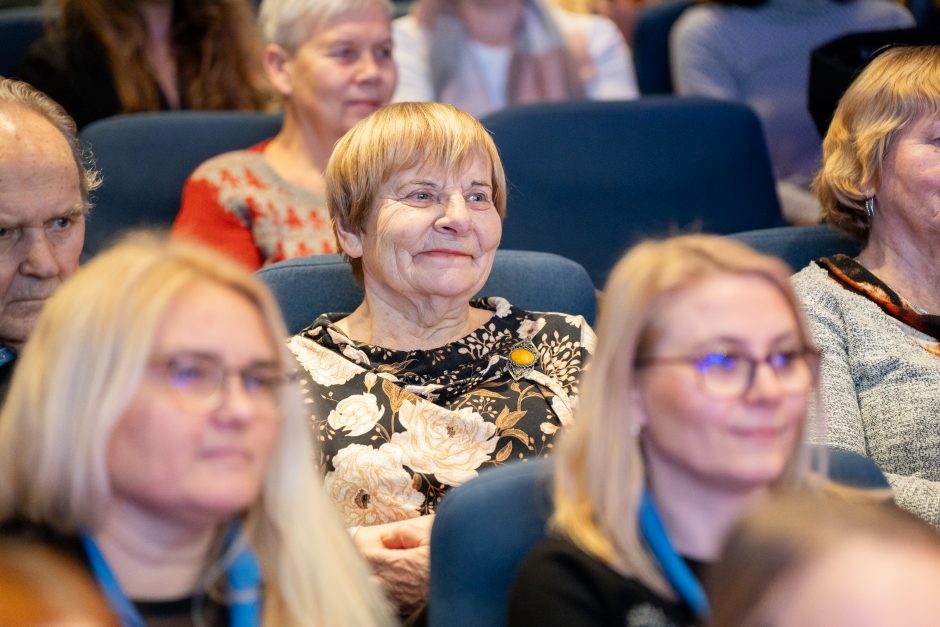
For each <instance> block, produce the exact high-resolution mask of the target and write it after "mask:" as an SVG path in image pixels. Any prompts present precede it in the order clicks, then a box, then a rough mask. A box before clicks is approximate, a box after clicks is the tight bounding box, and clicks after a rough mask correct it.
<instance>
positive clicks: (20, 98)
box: [0, 78, 101, 403]
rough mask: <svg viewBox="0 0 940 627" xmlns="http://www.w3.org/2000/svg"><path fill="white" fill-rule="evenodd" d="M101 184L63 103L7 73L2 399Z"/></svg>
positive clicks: (0, 90)
mask: <svg viewBox="0 0 940 627" xmlns="http://www.w3.org/2000/svg"><path fill="white" fill-rule="evenodd" d="M100 183H101V180H100V177H99V175H98V173H97V172H96V171H95V170H94V169H93V168H91V167H90V165H89V164H88V162H87V161H86V159H85V158H84V157H83V155H82V149H81V146H80V145H79V142H78V136H77V133H76V129H75V123H74V122H73V121H72V119H71V118H69V116H68V115H67V114H66V113H65V111H63V110H62V107H60V106H59V105H58V104H56V103H55V102H53V101H52V100H50V99H49V98H48V97H46V96H45V95H43V94H42V93H40V92H39V91H37V90H35V89H33V88H32V87H30V86H29V85H28V84H26V83H23V82H20V81H15V80H12V79H4V78H0V403H2V399H3V398H4V397H5V396H6V391H7V388H8V386H9V384H10V379H11V378H12V376H13V371H14V369H15V367H16V357H17V354H18V353H19V352H20V351H21V350H22V348H23V344H24V343H25V342H26V339H27V338H28V337H29V335H30V333H31V332H32V330H33V326H34V325H35V324H36V318H37V317H38V316H39V312H40V310H41V309H42V307H43V304H44V303H45V301H46V299H47V298H49V296H51V295H52V293H53V292H54V291H55V290H56V289H58V287H59V285H60V284H61V283H62V281H64V280H65V279H67V278H68V277H69V276H71V275H72V273H73V272H74V271H75V269H76V268H77V267H78V259H79V255H80V254H81V252H82V245H83V244H84V242H85V217H86V214H87V213H88V208H89V206H90V204H89V202H88V194H89V192H90V191H92V190H94V189H95V188H97V187H98V185H99V184H100Z"/></svg>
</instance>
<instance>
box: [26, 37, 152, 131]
mask: <svg viewBox="0 0 940 627" xmlns="http://www.w3.org/2000/svg"><path fill="white" fill-rule="evenodd" d="M17 76H18V77H19V78H20V79H21V80H24V81H26V82H27V83H30V84H31V85H32V86H33V87H35V88H36V89H39V90H40V91H42V92H45V94H46V95H47V96H49V97H50V98H52V99H53V100H55V101H56V102H58V103H59V104H60V105H62V108H64V109H65V110H66V111H67V112H68V114H69V115H71V116H72V118H73V119H74V120H75V124H77V125H78V128H82V127H83V126H86V125H87V124H90V123H91V122H94V121H95V120H100V119H102V118H106V117H109V116H112V115H117V114H119V113H123V112H124V111H123V109H122V107H121V102H120V100H119V99H118V95H117V88H116V86H115V84H114V76H113V74H112V73H111V65H110V64H109V63H108V55H107V53H106V52H105V50H104V47H103V46H102V45H101V43H100V42H99V41H98V39H97V38H95V37H94V36H93V35H91V34H90V33H76V34H70V35H69V36H68V37H65V36H59V35H51V34H50V35H46V36H44V37H43V38H42V39H40V40H39V41H37V42H36V43H35V44H33V45H32V46H31V47H30V48H29V50H28V51H27V52H26V55H25V56H24V57H23V60H22V61H21V62H20V66H19V68H18V70H17ZM157 93H158V94H159V96H160V109H161V110H164V111H165V110H168V109H169V108H170V106H169V103H167V101H166V99H165V98H164V96H163V92H162V91H161V90H160V89H159V88H158V89H157Z"/></svg>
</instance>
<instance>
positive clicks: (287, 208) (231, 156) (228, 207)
mask: <svg viewBox="0 0 940 627" xmlns="http://www.w3.org/2000/svg"><path fill="white" fill-rule="evenodd" d="M270 141H271V140H270V139H269V140H266V141H263V142H261V143H260V144H257V145H255V146H252V147H251V148H248V149H246V150H236V151H233V152H227V153H225V154H222V155H219V156H217V157H213V158H212V159H209V160H208V161H206V162H205V163H203V164H202V165H200V166H199V167H198V168H196V171H195V172H193V173H192V174H191V175H190V177H189V179H188V180H187V181H186V185H185V187H184V188H183V201H182V207H181V208H180V212H179V215H178V216H176V221H175V222H174V223H173V236H174V237H177V236H183V237H190V238H195V239H198V240H200V241H203V242H205V243H206V244H208V245H210V246H212V247H213V248H215V249H217V250H219V251H221V252H223V253H225V254H226V255H228V256H230V257H232V258H234V259H236V260H238V261H240V262H242V263H244V264H245V265H247V266H248V267H249V268H251V269H252V270H257V269H258V268H260V267H262V266H266V265H269V264H272V263H274V262H277V261H283V260H284V259H289V258H291V257H303V256H306V255H317V254H324V253H334V252H336V240H335V238H334V236H333V229H332V228H331V226H330V216H329V213H328V212H327V209H326V199H325V198H324V197H323V195H322V194H315V193H313V192H310V191H308V190H305V189H301V188H300V187H297V186H296V185H294V184H292V183H289V182H287V181H285V180H284V179H282V178H281V177H280V176H279V175H278V174H277V172H275V171H274V169H273V168H272V167H271V165H270V164H269V163H268V162H267V160H266V159H265V158H264V154H263V151H264V148H265V146H267V145H268V143H269V142H270Z"/></svg>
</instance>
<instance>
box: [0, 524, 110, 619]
mask: <svg viewBox="0 0 940 627" xmlns="http://www.w3.org/2000/svg"><path fill="white" fill-rule="evenodd" d="M0 625H4V626H5V627H27V626H29V625H49V626H60V627H118V626H119V625H120V623H119V622H118V621H117V618H116V617H115V616H114V613H113V612H112V611H111V608H110V607H109V606H108V602H107V601H106V600H105V598H104V595H102V593H101V590H99V589H98V586H97V585H95V581H94V580H93V579H92V578H91V577H90V576H89V574H88V572H87V571H86V570H84V569H83V568H82V567H81V565H80V563H78V562H77V561H76V560H73V559H69V556H68V555H67V554H65V553H61V552H57V551H55V550H53V549H52V548H51V547H49V546H47V545H44V544H40V543H37V542H31V541H28V540H25V539H11V538H4V539H0Z"/></svg>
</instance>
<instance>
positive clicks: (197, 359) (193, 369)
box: [150, 351, 293, 413]
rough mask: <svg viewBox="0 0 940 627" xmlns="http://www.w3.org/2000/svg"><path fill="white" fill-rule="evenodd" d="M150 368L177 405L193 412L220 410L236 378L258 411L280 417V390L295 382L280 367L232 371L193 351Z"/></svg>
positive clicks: (157, 361)
mask: <svg viewBox="0 0 940 627" xmlns="http://www.w3.org/2000/svg"><path fill="white" fill-rule="evenodd" d="M150 367H151V368H152V369H153V372H154V373H155V374H157V375H158V377H159V379H160V382H161V383H162V384H163V385H165V386H166V388H167V389H168V390H170V392H171V393H172V394H173V395H174V397H175V398H176V399H177V401H178V402H179V403H180V404H181V405H182V406H183V407H185V408H186V409H187V410H189V411H193V412H204V411H212V410H214V409H217V408H218V407H219V405H220V404H221V403H222V400H223V399H224V398H225V395H226V394H228V393H230V390H229V388H228V385H229V383H228V381H229V379H230V378H231V377H233V376H235V377H237V378H238V380H239V382H240V383H241V386H242V390H243V392H244V393H245V395H246V396H248V398H250V399H251V400H252V401H253V402H254V403H255V405H256V407H258V409H260V410H266V411H271V412H274V413H276V410H277V408H278V405H279V400H280V390H281V388H282V387H283V386H284V385H286V384H287V383H288V382H289V381H290V380H292V379H293V377H292V376H291V375H288V374H286V373H284V372H283V371H282V370H281V367H280V366H279V365H278V364H276V363H267V362H260V363H255V364H251V365H249V366H245V367H244V368H229V367H227V366H225V365H223V364H222V362H221V360H219V358H218V357H216V356H214V355H207V354H204V353H198V352H189V351H182V352H178V353H172V354H169V355H161V356H157V357H155V358H153V359H152V360H151V362H150Z"/></svg>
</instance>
